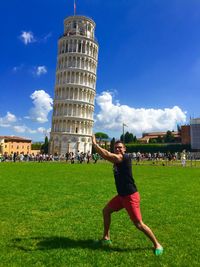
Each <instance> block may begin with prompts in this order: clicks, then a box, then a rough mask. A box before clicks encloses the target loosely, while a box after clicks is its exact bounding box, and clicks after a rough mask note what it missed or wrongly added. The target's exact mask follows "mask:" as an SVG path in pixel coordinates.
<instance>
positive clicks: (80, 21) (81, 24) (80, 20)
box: [64, 16, 96, 39]
mask: <svg viewBox="0 0 200 267" xmlns="http://www.w3.org/2000/svg"><path fill="white" fill-rule="evenodd" d="M95 26H96V24H95V22H94V21H93V20H92V19H90V18H88V17H85V16H70V17H68V18H66V19H65V20H64V35H65V36H72V35H76V36H84V37H87V38H89V39H94V38H95V36H94V30H95Z"/></svg>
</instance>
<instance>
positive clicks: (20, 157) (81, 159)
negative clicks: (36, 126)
mask: <svg viewBox="0 0 200 267" xmlns="http://www.w3.org/2000/svg"><path fill="white" fill-rule="evenodd" d="M130 154H131V157H132V159H133V161H134V162H135V164H141V163H142V162H144V161H150V162H152V164H156V163H160V162H163V165H164V164H166V163H173V162H176V161H177V160H179V161H181V163H182V165H183V166H185V164H186V160H196V159H200V155H197V154H195V153H191V152H186V151H185V150H183V151H182V152H175V153H170V152H169V153H161V152H157V153H140V152H133V153H130ZM98 160H102V158H101V157H100V156H99V154H98V153H93V154H91V153H90V152H89V151H88V152H87V153H84V152H79V151H78V152H77V153H73V152H69V153H66V154H62V155H52V154H45V153H38V154H34V153H32V154H23V153H13V154H10V155H8V154H6V153H5V154H3V155H2V154H0V162H7V161H11V162H16V161H18V162H29V161H32V162H47V161H62V162H67V163H71V164H74V163H80V164H81V163H90V162H93V163H97V162H98Z"/></svg>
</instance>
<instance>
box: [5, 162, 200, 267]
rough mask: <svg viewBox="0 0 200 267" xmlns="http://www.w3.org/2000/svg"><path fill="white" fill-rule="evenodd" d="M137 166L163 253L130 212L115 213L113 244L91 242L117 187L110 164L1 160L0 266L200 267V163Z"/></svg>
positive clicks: (148, 219)
mask: <svg viewBox="0 0 200 267" xmlns="http://www.w3.org/2000/svg"><path fill="white" fill-rule="evenodd" d="M133 168H134V170H133V173H134V176H135V180H136V183H137V186H138V189H139V191H140V195H141V210H142V213H143V220H144V222H145V223H146V224H148V225H149V226H150V227H151V228H152V230H153V231H154V233H155V234H156V236H157V237H158V239H159V241H160V242H161V243H162V245H163V246H164V248H165V251H164V254H163V255H162V256H160V257H156V256H154V254H153V250H152V244H151V242H150V241H149V240H148V239H147V238H146V237H145V236H144V235H143V233H141V232H139V231H138V230H137V229H136V228H135V227H134V226H133V224H132V223H131V221H130V220H129V218H128V215H127V214H126V212H125V211H120V212H119V213H115V214H113V216H112V225H111V238H112V241H113V246H112V248H109V249H106V248H96V247H95V246H94V245H93V240H96V239H98V238H100V237H101V235H102V208H103V207H104V204H105V203H106V202H107V200H109V199H110V198H111V197H112V196H113V195H114V194H115V192H116V191H115V186H114V178H113V176H112V166H111V164H108V163H98V164H88V165H86V164H82V165H79V164H74V165H70V164H65V163H0V218H1V219H0V266H1V267H2V266H3V267H7V266H8V267H9V266H13V267H14V266H19V267H23V266H25V267H30V266H39V267H41V266H54V267H57V266H58V267H61V266H67V267H68V266H75V267H76V266H109V267H110V266H111V267H112V266H124V267H127V266H142V267H144V266H153V267H154V266H170V267H171V266H172V267H173V266H181V267H182V266H187V267H188V266H192V267H193V266H200V259H199V248H200V238H199V232H200V230H199V222H200V215H199V214H200V212H199V202H200V186H199V184H200V169H199V168H189V167H187V168H181V167H177V166H171V167H166V166H146V165H144V166H134V167H133Z"/></svg>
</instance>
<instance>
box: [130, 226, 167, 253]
mask: <svg viewBox="0 0 200 267" xmlns="http://www.w3.org/2000/svg"><path fill="white" fill-rule="evenodd" d="M134 224H135V226H136V227H137V228H138V229H139V230H140V231H142V232H143V233H144V234H145V235H146V236H147V237H148V238H149V239H150V240H151V241H152V243H153V244H154V248H155V249H157V248H161V247H162V246H161V244H160V243H159V242H158V240H157V239H156V237H155V235H154V233H153V232H152V230H151V229H150V228H149V227H148V226H147V225H146V224H144V223H143V221H138V222H134Z"/></svg>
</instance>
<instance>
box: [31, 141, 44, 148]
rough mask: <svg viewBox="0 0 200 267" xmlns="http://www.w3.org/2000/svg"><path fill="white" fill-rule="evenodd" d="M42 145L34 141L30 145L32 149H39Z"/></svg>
mask: <svg viewBox="0 0 200 267" xmlns="http://www.w3.org/2000/svg"><path fill="white" fill-rule="evenodd" d="M41 147H42V143H39V142H36V143H33V144H32V145H31V149H32V150H40V149H41Z"/></svg>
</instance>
